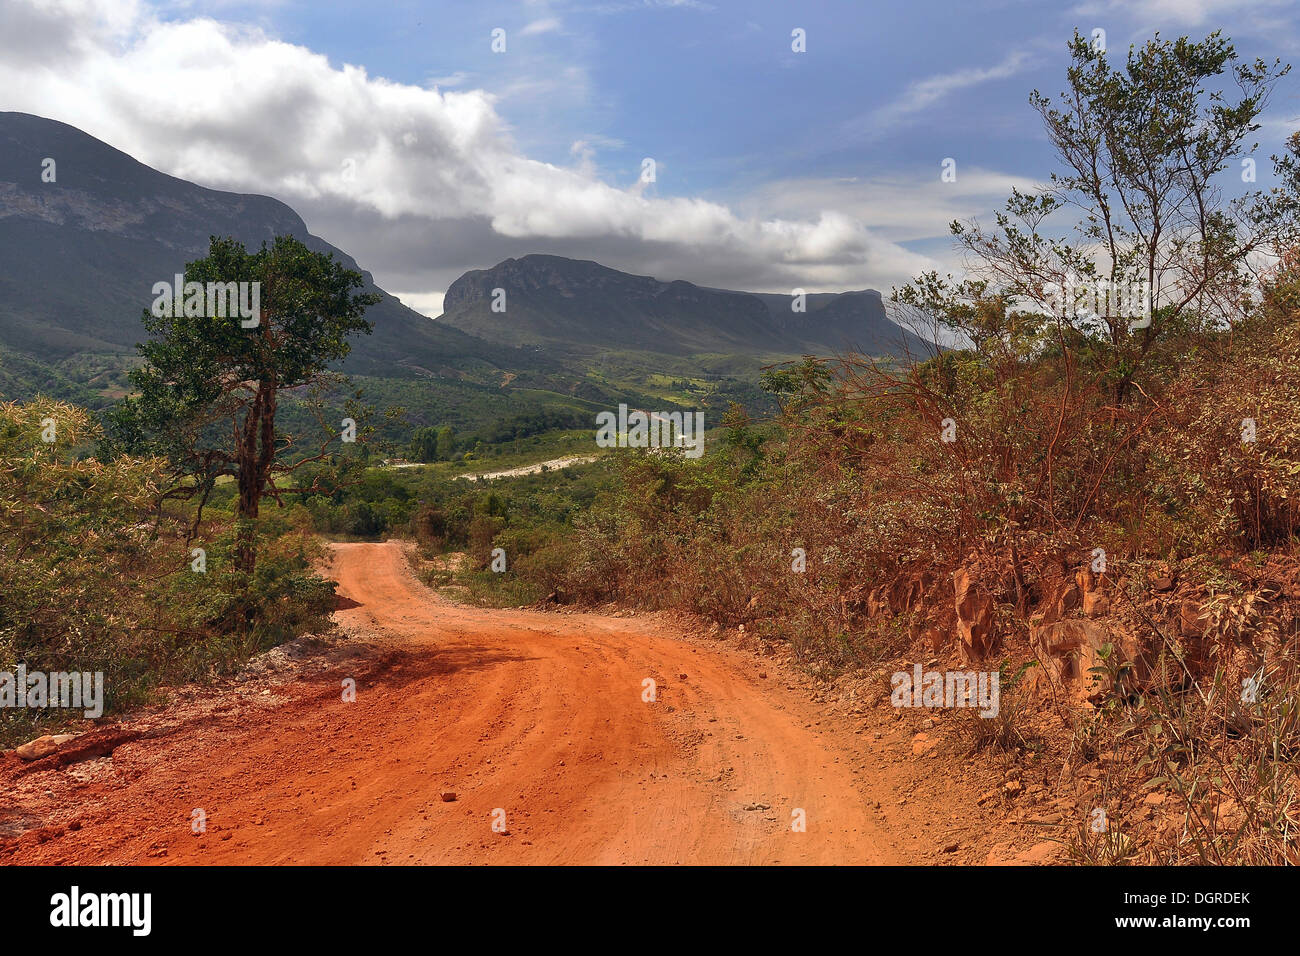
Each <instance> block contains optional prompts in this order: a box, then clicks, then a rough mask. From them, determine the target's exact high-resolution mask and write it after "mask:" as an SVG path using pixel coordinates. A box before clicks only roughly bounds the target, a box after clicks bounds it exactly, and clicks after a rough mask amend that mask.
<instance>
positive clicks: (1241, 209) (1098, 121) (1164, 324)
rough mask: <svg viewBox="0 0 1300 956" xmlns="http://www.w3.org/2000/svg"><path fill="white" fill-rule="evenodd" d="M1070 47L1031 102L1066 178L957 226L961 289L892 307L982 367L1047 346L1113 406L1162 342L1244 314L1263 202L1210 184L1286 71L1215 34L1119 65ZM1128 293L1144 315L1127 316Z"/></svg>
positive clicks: (1169, 44) (913, 289) (1271, 232)
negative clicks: (1144, 303)
mask: <svg viewBox="0 0 1300 956" xmlns="http://www.w3.org/2000/svg"><path fill="white" fill-rule="evenodd" d="M1070 54H1071V61H1072V62H1071V66H1070V69H1069V73H1068V80H1069V83H1068V89H1067V90H1065V91H1064V92H1063V93H1061V94H1060V96H1059V97H1057V98H1052V97H1049V96H1045V95H1043V94H1041V93H1039V92H1037V91H1035V92H1034V93H1033V95H1032V96H1031V98H1030V102H1031V104H1032V105H1033V107H1034V108H1035V109H1036V110H1037V112H1038V113H1039V115H1040V116H1041V117H1042V120H1043V127H1044V130H1045V131H1046V133H1047V136H1048V139H1049V140H1050V141H1051V143H1052V145H1053V147H1054V148H1055V151H1056V154H1057V157H1058V159H1059V160H1060V161H1061V164H1062V169H1061V171H1060V172H1057V173H1053V174H1052V176H1051V180H1050V182H1049V183H1048V184H1047V186H1046V187H1045V188H1043V189H1041V190H1039V191H1037V192H1033V193H1022V192H1020V191H1019V190H1015V191H1013V193H1012V196H1011V198H1010V199H1009V200H1008V201H1007V203H1006V206H1005V210H1004V211H1003V212H1001V213H999V214H998V215H997V217H996V226H995V228H992V229H990V228H986V227H983V226H981V225H979V224H978V223H974V222H972V223H953V225H952V231H953V233H954V235H955V236H956V237H957V242H958V245H959V246H960V247H961V248H962V249H963V250H964V251H965V252H966V253H967V254H968V255H967V260H968V262H969V263H970V264H971V272H970V275H969V276H968V277H967V278H966V279H965V280H963V281H961V282H954V281H952V280H951V277H949V279H947V280H945V279H943V278H941V277H939V276H938V275H937V274H934V273H930V274H927V275H924V276H921V277H919V278H918V279H917V280H916V281H915V282H913V283H911V284H909V285H908V286H906V287H904V288H903V289H900V290H898V291H896V292H895V295H894V299H895V301H896V302H897V303H899V305H900V306H901V307H902V311H903V312H904V313H907V314H908V315H910V317H911V319H912V321H911V322H909V324H919V325H922V326H924V327H926V328H932V327H935V326H946V327H948V328H949V329H951V330H953V331H955V332H957V333H959V335H960V336H961V337H962V338H965V339H967V340H969V341H970V342H972V343H973V344H974V345H975V347H976V349H977V351H979V352H980V353H981V354H982V355H983V356H984V357H985V358H988V359H990V360H991V361H990V364H991V365H993V366H1002V367H1003V368H1004V369H1005V368H1006V367H1007V366H1008V365H1009V364H1010V365H1014V364H1017V363H1024V362H1027V361H1030V360H1032V358H1033V357H1034V356H1035V355H1037V354H1038V353H1039V351H1040V350H1041V349H1042V348H1054V349H1059V350H1072V351H1077V352H1080V353H1081V354H1083V355H1084V356H1085V357H1086V358H1088V359H1089V360H1090V361H1091V362H1093V363H1094V364H1095V365H1097V366H1098V367H1099V368H1100V369H1101V371H1102V373H1103V375H1104V376H1105V378H1106V380H1107V382H1108V386H1109V388H1110V390H1111V391H1112V394H1113V397H1114V399H1115V401H1116V403H1117V404H1123V403H1125V402H1126V401H1127V400H1129V399H1130V398H1131V396H1132V395H1133V390H1134V387H1135V384H1138V383H1139V378H1140V375H1141V373H1142V371H1143V369H1144V367H1145V366H1147V365H1149V364H1150V363H1151V359H1152V358H1153V357H1156V356H1158V355H1159V349H1158V345H1159V343H1161V342H1162V341H1164V340H1166V339H1168V338H1170V337H1176V336H1180V335H1184V334H1186V333H1187V332H1189V331H1192V332H1194V331H1197V330H1202V329H1210V328H1216V327H1221V326H1222V325H1224V324H1227V323H1230V322H1232V321H1233V318H1234V317H1235V316H1237V315H1239V314H1240V309H1239V303H1240V300H1241V298H1242V296H1243V294H1244V292H1245V290H1246V288H1247V286H1248V285H1249V282H1250V269H1251V265H1252V257H1254V256H1256V255H1257V254H1260V253H1267V252H1270V251H1273V249H1272V248H1271V246H1272V243H1271V240H1272V239H1273V238H1274V237H1275V236H1276V233H1277V231H1276V229H1275V228H1272V227H1271V226H1270V225H1269V224H1268V223H1266V222H1264V221H1263V218H1264V217H1262V216H1261V215H1260V214H1259V213H1258V210H1259V204H1258V196H1255V195H1248V196H1242V197H1241V198H1239V199H1235V200H1230V199H1227V198H1225V196H1224V195H1223V189H1222V188H1221V182H1220V181H1219V180H1218V178H1217V177H1219V176H1220V174H1222V173H1223V172H1224V171H1225V170H1227V169H1228V168H1229V166H1230V165H1232V162H1233V160H1234V159H1236V158H1237V157H1239V156H1241V155H1243V154H1246V153H1249V152H1251V151H1253V150H1254V148H1255V144H1251V143H1250V142H1249V138H1250V136H1251V135H1252V134H1253V133H1254V132H1255V131H1256V130H1258V129H1259V124H1258V123H1257V122H1256V120H1257V118H1258V116H1259V115H1260V113H1261V112H1262V111H1263V109H1264V108H1265V106H1266V105H1267V102H1268V99H1269V96H1270V94H1271V92H1272V90H1273V87H1274V86H1275V85H1276V83H1277V81H1278V80H1279V79H1280V78H1281V77H1282V76H1284V75H1285V74H1286V73H1287V71H1288V69H1289V68H1288V67H1285V66H1281V65H1280V63H1279V62H1278V61H1274V62H1273V63H1268V62H1265V61H1263V60H1259V59H1256V60H1254V61H1242V60H1241V59H1240V58H1239V57H1238V55H1237V53H1236V51H1235V50H1234V48H1233V46H1232V44H1231V43H1230V42H1229V41H1228V40H1227V39H1226V38H1223V37H1221V36H1220V35H1219V34H1218V33H1212V34H1210V35H1209V36H1208V37H1206V38H1205V39H1204V40H1201V41H1193V40H1190V39H1188V38H1187V37H1181V38H1179V39H1177V40H1172V41H1170V40H1162V39H1160V37H1159V36H1158V35H1157V36H1156V37H1155V38H1154V39H1152V40H1150V41H1148V42H1147V43H1145V44H1143V45H1141V46H1138V47H1132V48H1130V49H1129V51H1128V54H1127V57H1126V59H1125V60H1124V62H1122V63H1115V62H1114V58H1113V57H1111V56H1110V55H1108V54H1107V52H1106V51H1105V50H1103V49H1098V48H1097V47H1096V46H1095V45H1094V44H1093V43H1091V42H1089V40H1088V39H1087V38H1084V37H1081V36H1079V35H1078V34H1077V33H1076V34H1075V36H1074V38H1073V40H1072V41H1071V43H1070ZM1072 213H1073V214H1074V215H1075V216H1076V217H1077V218H1075V219H1074V221H1073V223H1072V224H1070V223H1068V222H1063V221H1062V217H1063V216H1070V215H1071V214H1072ZM1072 283H1078V284H1084V285H1086V286H1090V287H1091V290H1092V295H1091V296H1090V301H1088V302H1086V303H1084V304H1083V305H1082V307H1081V306H1080V303H1079V302H1078V301H1077V300H1075V299H1073V297H1072V296H1071V295H1069V294H1062V292H1063V290H1065V289H1066V288H1067V287H1068V286H1069V285H1070V284H1072ZM1138 288H1144V289H1145V290H1146V292H1147V293H1149V301H1150V308H1149V314H1147V315H1145V316H1135V315H1134V314H1133V313H1134V303H1133V301H1132V298H1133V293H1132V290H1134V289H1138ZM1115 290H1128V295H1121V294H1118V292H1117V291H1115ZM1094 306H1096V307H1095V308H1094ZM1144 311H1145V310H1144ZM1135 318H1136V319H1139V321H1135ZM1138 387H1140V384H1138Z"/></svg>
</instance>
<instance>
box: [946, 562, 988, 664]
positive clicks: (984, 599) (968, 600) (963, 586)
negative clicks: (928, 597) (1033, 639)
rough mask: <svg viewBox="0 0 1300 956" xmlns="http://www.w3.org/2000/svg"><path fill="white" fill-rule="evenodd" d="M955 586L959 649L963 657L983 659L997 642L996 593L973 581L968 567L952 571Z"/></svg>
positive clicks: (954, 599) (966, 659)
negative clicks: (989, 591) (994, 596)
mask: <svg viewBox="0 0 1300 956" xmlns="http://www.w3.org/2000/svg"><path fill="white" fill-rule="evenodd" d="M952 586H953V606H954V608H955V609H956V611H957V644H958V649H959V650H960V651H961V656H962V659H963V660H964V661H977V660H981V659H983V658H984V657H986V656H988V655H989V654H990V653H992V652H993V650H994V649H995V648H996V647H997V644H998V637H997V632H996V630H995V620H994V606H993V597H992V595H990V594H988V593H987V592H985V591H983V590H981V589H980V588H979V587H978V586H977V585H976V584H975V583H974V581H973V580H972V578H971V574H970V572H969V571H968V570H967V569H966V568H960V569H958V570H957V571H955V572H953V576H952Z"/></svg>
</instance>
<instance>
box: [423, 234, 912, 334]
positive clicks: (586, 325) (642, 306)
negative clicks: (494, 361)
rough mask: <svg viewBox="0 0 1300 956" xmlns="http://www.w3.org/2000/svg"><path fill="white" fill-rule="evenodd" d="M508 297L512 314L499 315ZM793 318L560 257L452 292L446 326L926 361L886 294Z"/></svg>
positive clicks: (774, 299) (748, 298)
mask: <svg viewBox="0 0 1300 956" xmlns="http://www.w3.org/2000/svg"><path fill="white" fill-rule="evenodd" d="M497 289H502V290H504V293H505V295H504V303H505V310H504V311H493V308H492V306H493V302H494V300H495V301H501V300H500V297H499V296H496V294H495V290H497ZM806 305H807V311H806V312H794V311H793V310H792V309H791V298H790V296H788V295H772V294H758V293H750V292H732V291H729V290H726V289H710V288H706V287H703V286H697V285H694V284H692V283H690V282H684V281H681V280H677V281H674V282H663V281H660V280H658V279H653V278H651V277H649V276H638V275H630V274H629V273H626V272H619V271H617V270H615V269H610V268H607V267H606V266H602V265H600V264H599V263H596V262H589V261H586V260H580V259H566V258H563V257H561V256H546V255H529V256H524V257H522V258H520V259H507V260H505V261H504V262H501V263H498V264H497V265H495V266H493V267H492V268H491V269H478V270H474V271H472V272H467V273H465V274H464V275H463V276H461V277H460V278H459V279H457V280H456V281H455V282H453V283H452V285H451V288H449V289H448V290H447V294H446V298H445V299H444V302H443V309H444V314H443V316H442V318H441V319H440V320H439V321H440V322H441V323H442V324H445V325H448V326H453V327H455V328H458V329H461V330H463V331H465V332H470V333H472V334H474V335H476V336H479V337H481V338H484V339H489V340H491V341H493V342H500V343H503V344H510V345H552V346H555V345H563V346H574V345H576V346H584V345H585V346H590V347H592V348H598V349H635V350H641V351H652V352H664V353H668V354H676V355H688V354H692V353H706V352H724V353H740V354H750V355H758V354H767V355H770V354H801V353H814V354H824V353H827V352H834V351H845V350H850V349H852V350H856V351H861V352H864V353H866V354H869V355H877V356H885V355H893V356H902V355H905V354H909V353H910V354H913V355H921V354H924V353H925V352H926V351H928V349H929V345H928V344H927V343H926V342H925V341H923V340H922V339H919V338H917V337H916V336H914V335H912V334H911V333H910V332H908V331H906V330H904V329H903V328H901V327H900V326H898V325H897V324H895V323H894V322H891V321H890V320H889V319H888V318H887V317H886V316H885V310H884V305H883V303H882V302H881V300H880V293H878V292H875V291H873V290H865V291H862V292H844V293H822V294H813V295H808V296H807V297H806Z"/></svg>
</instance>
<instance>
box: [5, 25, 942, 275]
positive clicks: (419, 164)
mask: <svg viewBox="0 0 1300 956" xmlns="http://www.w3.org/2000/svg"><path fill="white" fill-rule="evenodd" d="M0 10H3V11H4V12H3V13H2V14H0V27H4V26H10V25H13V26H19V27H22V29H18V30H13V29H0V108H3V109H17V110H23V111H27V112H32V113H36V114H39V115H43V116H49V117H51V118H54V119H58V120H61V121H64V122H68V123H71V124H73V125H75V126H78V127H80V128H81V129H83V130H85V131H87V132H89V133H90V134H91V135H94V136H96V137H98V138H100V139H103V140H105V141H106V142H108V143H110V144H112V145H114V146H116V147H118V148H120V149H123V150H125V151H127V152H128V153H131V154H132V155H134V156H136V157H137V158H139V159H140V160H142V161H143V162H145V163H148V164H149V165H151V166H154V167H156V168H158V169H161V170H164V171H166V172H169V173H172V174H174V175H177V176H181V177H183V178H186V179H191V180H194V181H196V182H200V183H203V184H205V185H210V186H215V187H219V188H228V189H236V190H240V191H248V192H260V193H268V194H271V195H273V196H276V197H277V198H280V199H283V200H284V201H286V202H288V203H290V204H291V205H293V206H294V207H295V208H296V209H297V210H298V211H299V212H300V213H302V214H303V216H304V218H306V219H307V220H308V222H309V224H312V225H313V228H314V229H316V230H317V231H320V232H322V234H323V235H324V237H325V238H326V239H328V240H329V241H331V242H333V243H334V244H336V245H338V246H340V247H341V248H343V249H345V250H346V251H348V252H349V253H351V254H353V255H354V256H356V257H357V259H358V260H359V261H360V262H361V263H362V265H363V266H364V267H366V268H368V269H371V270H372V271H373V272H374V273H375V275H376V278H377V279H378V280H379V281H380V284H381V285H387V284H389V282H388V281H387V279H386V276H388V275H390V274H391V275H393V278H395V279H397V280H398V281H397V282H396V283H394V284H397V285H398V287H400V288H406V289H411V290H416V292H415V294H427V295H433V294H435V293H430V292H428V291H427V290H431V289H442V288H446V281H447V279H446V277H445V276H443V275H437V276H434V275H433V274H432V272H431V273H430V274H429V276H428V277H427V278H425V279H421V277H420V275H419V272H418V269H417V268H416V267H414V266H411V265H409V264H407V265H403V266H402V267H401V271H400V273H398V274H392V273H389V272H388V269H389V265H388V261H387V258H388V256H387V251H385V253H384V254H383V255H380V254H379V252H378V250H379V248H380V245H379V244H378V240H376V239H374V237H375V236H376V235H377V234H378V232H379V230H378V229H377V228H375V227H374V226H373V217H375V216H378V217H382V219H383V220H387V221H389V222H396V221H399V220H400V221H402V222H403V223H404V224H406V225H405V226H404V228H408V229H409V230H410V232H411V235H412V236H433V235H437V236H439V237H442V238H444V240H445V237H446V236H448V235H451V236H453V237H455V236H456V235H457V234H458V233H465V234H468V233H471V232H473V233H474V235H476V236H477V237H479V240H480V242H479V248H482V249H484V250H490V251H484V252H482V253H481V254H482V255H485V256H491V255H493V254H496V253H495V251H496V250H500V249H501V248H503V247H505V246H507V245H508V246H509V248H510V249H511V250H512V251H511V253H510V254H519V252H520V251H532V249H534V248H536V249H546V248H552V249H554V248H563V249H564V250H565V252H564V253H563V254H570V255H574V254H576V255H585V256H586V257H588V258H597V259H601V260H602V261H611V264H612V262H613V261H618V262H621V263H622V267H623V268H628V267H631V268H633V269H634V270H635V271H639V272H646V271H649V270H650V268H651V266H653V267H655V268H657V269H661V270H663V271H661V272H660V273H659V274H660V275H661V277H664V278H689V279H693V280H695V281H699V282H704V283H707V284H722V282H723V281H727V280H728V279H735V280H737V281H740V282H744V283H745V284H747V285H750V286H753V287H755V288H756V290H757V288H758V287H759V286H762V287H765V288H773V289H788V288H789V287H792V286H794V285H799V286H803V287H805V288H808V289H818V288H827V289H829V288H863V287H865V286H867V285H869V284H879V285H888V284H889V283H890V282H892V281H898V280H899V279H900V278H905V277H906V276H907V275H910V274H911V273H913V272H915V271H917V270H918V269H920V268H925V267H928V266H929V265H930V264H931V262H930V260H929V259H927V258H926V257H924V256H921V255H918V254H916V253H913V252H909V251H908V250H906V249H903V248H901V247H900V246H898V245H896V244H894V243H893V242H891V241H889V240H888V239H885V238H882V236H880V235H879V234H877V233H876V232H874V231H873V230H871V229H869V228H868V226H867V225H866V223H867V222H870V221H872V215H873V210H872V209H871V207H870V203H869V202H860V203H858V204H857V205H855V206H852V207H844V206H842V205H839V204H838V198H837V197H835V196H826V197H823V198H825V200H826V201H825V203H822V202H820V201H818V200H817V198H816V197H815V196H814V195H813V194H812V193H809V194H807V205H805V206H801V207H800V208H798V209H797V210H796V209H793V208H792V210H791V212H792V214H791V215H790V216H789V217H785V216H781V215H777V216H774V215H772V214H770V213H765V212H763V211H762V210H757V209H756V210H755V211H754V212H753V213H752V214H750V215H746V216H742V215H739V214H737V213H736V212H735V211H733V210H732V209H730V208H728V207H727V206H725V205H722V204H720V203H717V202H711V201H708V200H705V199H699V198H684V197H671V198H657V197H652V196H651V197H648V196H646V195H643V194H642V193H641V191H640V190H639V189H636V188H629V189H623V188H619V187H616V186H612V185H610V184H608V183H606V182H604V181H602V180H601V179H599V178H598V177H597V176H596V175H595V171H594V169H593V164H592V162H591V158H590V155H591V154H590V152H589V150H590V149H591V147H593V146H595V145H599V143H598V140H597V139H596V138H595V137H586V141H587V142H586V145H580V144H575V152H574V155H575V157H576V158H575V164H574V165H573V166H569V167H566V166H558V165H554V164H551V163H546V162H540V161H538V160H534V159H530V158H529V157H528V156H525V155H523V154H521V153H520V152H519V150H518V149H517V148H516V146H515V145H514V143H513V142H512V140H511V137H510V135H509V130H508V128H507V126H506V124H505V123H504V121H503V120H502V118H501V116H500V115H499V114H498V112H497V110H496V103H497V97H496V96H494V95H492V94H489V93H487V92H484V91H482V90H472V89H468V90H464V91H459V90H445V91H444V90H437V89H426V88H422V87H418V86H412V85H406V84H401V83H395V82H392V81H389V80H387V79H384V78H382V77H377V76H372V75H370V74H369V73H368V72H367V71H366V70H365V69H364V68H361V67H358V66H352V65H347V64H344V65H341V66H339V65H334V64H331V63H330V62H329V60H328V59H327V58H326V57H324V56H322V55H320V54H317V53H314V52H312V51H311V50H309V49H306V48H305V47H302V46H298V45H294V44H290V43H285V42H282V41H280V40H278V39H276V38H275V37H273V36H269V35H267V34H266V33H265V32H263V31H262V30H261V29H259V28H256V27H247V26H241V25H232V24H228V23H220V22H217V21H215V20H211V19H205V18H199V19H189V20H164V19H161V18H160V17H158V16H156V15H155V14H154V13H153V12H152V11H151V10H150V9H149V8H147V7H145V6H142V5H141V4H139V3H136V2H134V0H100V2H91V0H53V2H50V0H5V3H4V4H3V6H0ZM32 36H39V37H41V38H42V48H41V56H42V57H44V58H45V59H44V61H43V62H45V64H46V66H45V68H41V69H33V68H32V65H31V63H30V62H29V61H30V57H27V56H26V55H25V53H26V52H28V51H29V50H30V44H31V39H30V38H31V37H32ZM927 95H928V94H927ZM937 95H941V91H940V93H939V94H937ZM664 171H665V168H664V167H663V166H662V165H661V166H660V169H659V172H660V175H661V178H662V175H663V173H664ZM846 208H847V209H848V210H849V211H847V212H846V211H845V210H846ZM367 217H370V218H369V219H367ZM321 220H324V221H327V222H328V224H329V225H330V231H325V230H323V229H321V228H320V226H319V225H318V223H319V222H320V221H321ZM363 221H364V222H365V223H366V224H365V225H362V223H363ZM421 223H423V225H420V224H421ZM449 223H452V224H459V225H458V226H457V228H456V229H454V230H449V229H446V228H444V226H445V225H447V224H449ZM473 223H483V224H486V225H487V226H490V233H491V235H490V236H487V237H484V236H483V234H482V230H478V229H470V228H469V224H473ZM493 237H495V238H493ZM488 240H492V241H488ZM493 242H495V245H494V244H493ZM370 243H374V244H370ZM521 246H526V247H528V248H527V249H526V250H525V249H521V248H520V247H521ZM515 250H518V251H515ZM422 254H423V256H424V258H425V260H426V261H427V260H429V259H431V258H437V259H439V261H440V262H444V263H445V262H448V261H451V260H453V259H454V257H455V255H456V253H454V252H451V253H449V252H448V250H447V249H446V248H445V247H441V248H426V249H424V250H422ZM500 257H501V258H504V257H505V256H504V255H501V256H500ZM492 261H495V260H488V261H483V260H481V259H480V260H479V261H477V262H473V263H471V265H473V266H477V267H483V266H486V265H490V264H491V262H492ZM638 263H644V264H643V265H641V266H640V267H639V268H638V267H637V264H638ZM430 269H432V266H430ZM422 289H423V290H425V292H424V293H421V292H420V291H419V290H422Z"/></svg>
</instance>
